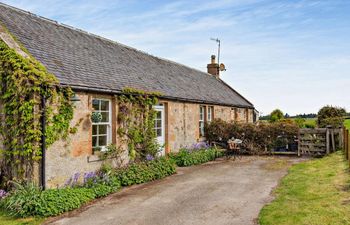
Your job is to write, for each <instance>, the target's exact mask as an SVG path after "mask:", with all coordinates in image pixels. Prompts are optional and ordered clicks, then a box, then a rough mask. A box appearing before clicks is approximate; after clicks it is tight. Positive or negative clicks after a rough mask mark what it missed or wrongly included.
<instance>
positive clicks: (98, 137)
mask: <svg viewBox="0 0 350 225" xmlns="http://www.w3.org/2000/svg"><path fill="white" fill-rule="evenodd" d="M92 108H93V112H98V113H101V115H102V120H101V121H100V122H92V149H93V150H101V151H104V150H105V148H106V146H107V145H108V144H110V143H111V136H112V135H111V127H112V113H111V109H112V107H111V100H109V99H98V98H94V99H93V100H92Z"/></svg>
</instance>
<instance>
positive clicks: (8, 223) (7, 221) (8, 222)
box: [0, 209, 44, 225]
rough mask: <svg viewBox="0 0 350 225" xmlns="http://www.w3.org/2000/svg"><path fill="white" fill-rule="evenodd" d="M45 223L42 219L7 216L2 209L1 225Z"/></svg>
mask: <svg viewBox="0 0 350 225" xmlns="http://www.w3.org/2000/svg"><path fill="white" fill-rule="evenodd" d="M43 221H44V219H42V218H25V219H22V218H14V217H12V216H8V215H6V213H5V212H3V211H1V209H0V225H38V224H41V223H42V222H43Z"/></svg>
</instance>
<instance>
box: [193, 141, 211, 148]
mask: <svg viewBox="0 0 350 225" xmlns="http://www.w3.org/2000/svg"><path fill="white" fill-rule="evenodd" d="M191 148H192V149H193V150H200V149H207V148H209V146H208V144H207V143H205V142H197V143H195V144H193V145H192V147H191Z"/></svg>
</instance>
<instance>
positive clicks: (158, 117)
mask: <svg viewBox="0 0 350 225" xmlns="http://www.w3.org/2000/svg"><path fill="white" fill-rule="evenodd" d="M156 118H157V119H162V112H161V111H157V117H156Z"/></svg>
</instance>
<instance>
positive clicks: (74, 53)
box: [0, 4, 254, 186]
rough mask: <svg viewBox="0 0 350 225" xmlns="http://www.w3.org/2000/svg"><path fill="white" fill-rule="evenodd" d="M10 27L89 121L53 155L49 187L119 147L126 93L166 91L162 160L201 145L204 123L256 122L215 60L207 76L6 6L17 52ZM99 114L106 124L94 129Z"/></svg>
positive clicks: (0, 21)
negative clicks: (121, 98) (99, 150)
mask: <svg viewBox="0 0 350 225" xmlns="http://www.w3.org/2000/svg"><path fill="white" fill-rule="evenodd" d="M5 29H6V30H8V31H9V32H10V33H11V34H12V35H13V36H14V38H15V39H16V41H17V42H18V43H20V44H21V45H23V46H24V47H25V48H26V49H27V50H28V51H29V53H30V54H31V55H32V56H33V57H35V58H36V59H37V60H38V61H39V62H41V63H42V64H43V65H44V66H45V67H46V69H47V70H48V71H49V72H50V73H52V74H54V75H55V76H56V77H57V78H58V80H59V82H60V84H61V85H64V86H70V87H71V88H72V89H73V90H74V92H75V93H76V97H78V98H79V99H80V101H78V102H76V103H75V112H74V118H73V121H72V124H75V123H77V121H79V120H82V122H81V123H80V125H79V127H78V131H77V133H76V134H74V135H72V136H71V137H70V138H69V141H57V142H56V143H54V144H53V145H52V146H50V148H49V149H48V150H47V153H46V167H45V168H46V169H45V170H46V183H47V185H48V186H55V185H57V184H61V183H62V182H64V180H65V179H67V177H69V176H71V175H72V174H73V173H74V172H86V171H92V170H96V169H98V168H99V167H100V165H101V161H99V160H97V158H95V157H94V154H93V152H94V151H93V149H94V148H96V147H104V146H106V145H108V144H109V143H118V136H117V134H116V130H117V127H118V124H117V121H116V118H117V115H118V105H117V104H116V101H117V99H116V98H115V95H118V94H120V93H121V91H122V90H123V88H125V87H132V88H135V89H139V90H145V91H152V92H154V91H156V92H160V93H162V96H161V98H160V102H159V104H158V105H156V106H154V109H155V110H156V111H157V118H156V120H157V123H155V124H156V127H155V129H156V131H157V136H158V137H157V140H158V141H159V143H161V144H165V147H164V149H163V154H166V153H168V152H170V151H178V150H179V148H181V147H182V146H188V145H191V144H193V143H195V142H197V141H198V140H201V138H202V136H203V133H204V123H205V122H210V121H211V120H213V119H214V118H221V119H223V120H226V121H231V120H234V121H241V122H253V118H254V106H253V104H252V103H251V102H249V101H248V100H247V99H246V98H244V97H243V96H242V95H240V94H239V93H238V92H237V91H235V90H234V89H233V88H232V87H230V86H229V85H228V84H226V83H225V82H224V81H223V80H221V79H220V77H219V69H218V68H219V66H218V64H217V63H216V62H215V57H212V60H211V63H210V64H208V73H206V72H203V71H199V70H196V69H193V68H190V67H188V66H185V65H182V64H179V63H176V62H172V61H169V60H166V59H161V58H158V57H155V56H152V55H149V54H147V53H144V52H142V51H139V50H137V49H134V48H131V47H128V46H125V45H122V44H119V43H117V42H114V41H111V40H108V39H105V38H102V37H99V36H97V35H94V34H90V33H88V32H85V31H82V30H79V29H76V28H72V27H69V26H67V25H63V24H59V23H57V22H56V21H52V20H49V19H46V18H43V17H40V16H37V15H34V14H32V13H29V12H26V11H23V10H20V9H16V8H13V7H10V6H7V5H4V4H0V38H1V39H2V40H3V41H5V43H7V44H8V45H9V46H10V47H12V48H16V44H13V43H12V44H11V40H10V39H11V37H8V36H6V33H5V32H4V30H5ZM93 111H97V112H101V114H102V115H103V117H104V119H103V120H102V121H101V122H98V123H92V121H91V117H90V115H91V113H92V112H93Z"/></svg>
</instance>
